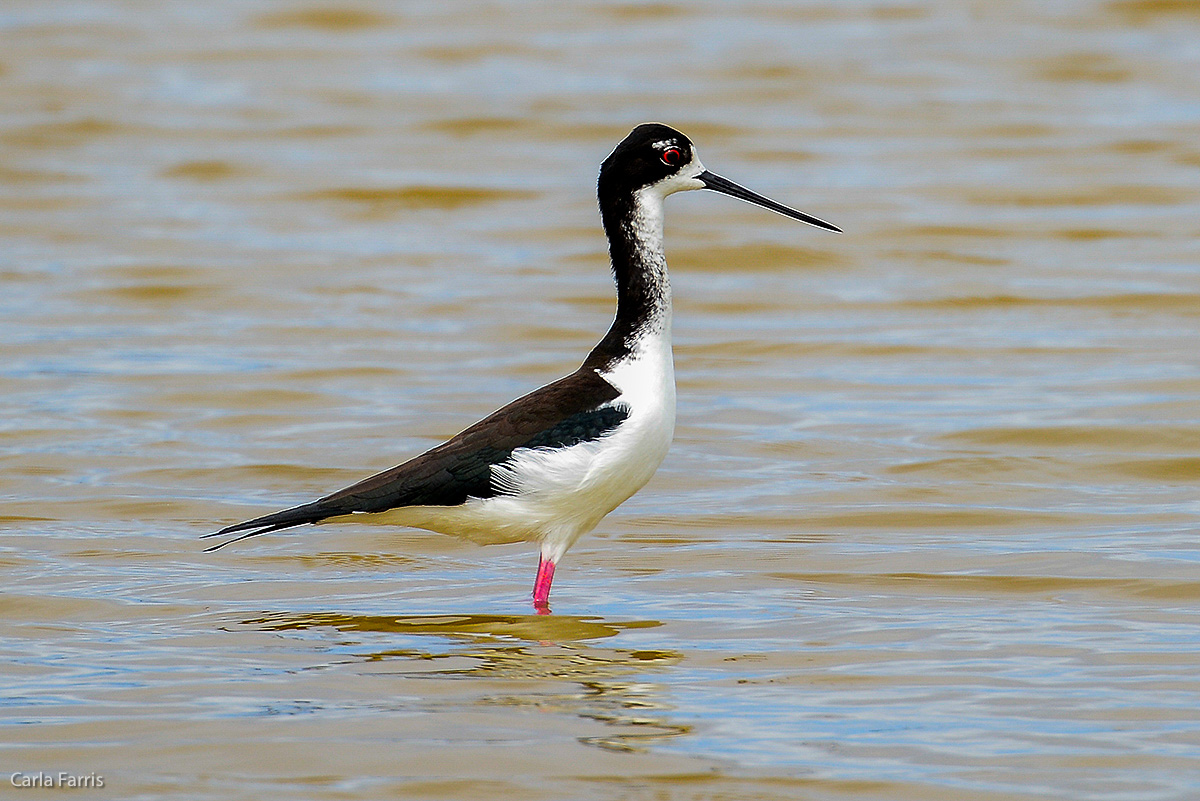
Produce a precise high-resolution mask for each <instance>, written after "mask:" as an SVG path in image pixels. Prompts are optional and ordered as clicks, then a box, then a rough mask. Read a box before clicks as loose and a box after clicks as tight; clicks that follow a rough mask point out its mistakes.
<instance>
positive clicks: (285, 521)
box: [200, 500, 341, 553]
mask: <svg viewBox="0 0 1200 801" xmlns="http://www.w3.org/2000/svg"><path fill="white" fill-rule="evenodd" d="M340 513H341V512H340V510H338V509H336V508H330V505H329V504H328V503H325V502H324V501H323V500H321V501H313V502H312V503H306V504H304V505H302V506H294V507H292V508H291V509H284V510H283V511H282V512H274V513H272V514H269V515H263V516H262V517H256V518H254V519H253V520H247V521H246V522H244V523H237V524H235V525H232V526H226V527H225V528H223V529H221V530H220V531H214V532H212V533H211V534H205V535H203V536H202V537H201V538H200V539H208V538H209V537H220V536H223V535H225V534H233V533H236V532H238V531H245V532H246V533H245V534H242V535H241V536H239V537H234V538H233V539H231V540H226V541H225V542H220V543H217V544H216V545H213V546H211V547H208V548H205V549H204V552H205V553H209V552H210V551H216V550H220V549H221V548H224V547H225V546H226V545H232V544H233V543H235V542H241V541H242V540H244V539H249V538H250V537H257V536H258V535H259V534H267V533H269V532H272V531H279V530H280V529H285V528H292V527H293V526H303V525H304V524H305V523H319V522H320V521H322V520H324V519H325V518H327V517H333V516H334V515H337V514H340Z"/></svg>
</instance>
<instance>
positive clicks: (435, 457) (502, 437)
mask: <svg viewBox="0 0 1200 801" xmlns="http://www.w3.org/2000/svg"><path fill="white" fill-rule="evenodd" d="M619 394H620V393H619V392H618V391H617V389H616V388H615V387H613V386H612V384H610V383H608V382H607V381H605V380H604V378H603V377H602V376H601V375H600V374H599V373H598V372H596V370H594V369H592V368H590V367H581V368H580V369H579V370H578V371H576V372H574V373H572V374H571V375H569V376H567V377H566V378H562V379H559V380H558V381H555V382H554V383H552V384H547V385H546V386H544V387H542V388H540V389H537V390H535V391H533V392H531V393H530V394H528V395H526V396H524V397H522V398H520V399H518V400H515V401H513V402H512V403H510V404H508V405H507V406H505V407H504V408H502V409H500V410H499V411H496V412H494V413H492V414H491V415H489V416H487V417H486V418H484V419H483V420H480V421H479V422H478V423H476V424H475V425H473V426H471V427H470V428H468V429H466V430H465V431H463V432H462V433H460V434H458V435H457V436H455V437H453V438H452V439H450V440H448V441H446V442H444V443H442V444H441V445H438V446H437V447H436V448H432V449H430V450H428V451H426V452H425V453H423V454H421V455H420V456H417V457H414V458H413V459H410V460H409V461H407V462H405V463H404V464H401V465H398V466H397V467H393V468H392V469H390V470H385V471H384V472H382V473H377V474H376V475H374V476H371V477H370V478H366V479H363V480H362V481H360V482H358V483H357V484H354V485H352V486H349V487H346V488H345V489H343V490H339V491H338V492H335V493H333V494H331V495H327V496H325V497H324V498H321V499H319V500H316V501H313V502H311V503H306V504H303V505H301V506H296V507H293V508H291V509H284V510H283V511H281V512H274V513H273V514H269V515H263V516H262V517H256V518H254V519H253V520H247V521H245V522H244V523H237V524H236V525H232V526H228V527H226V528H223V529H221V530H220V531H215V532H213V533H211V534H205V535H204V536H205V537H217V536H222V535H224V534H233V533H236V532H239V531H245V532H247V533H245V534H242V535H241V536H240V537H235V538H234V539H232V540H228V541H226V542H223V543H221V544H219V545H214V546H213V547H211V548H208V549H207V550H209V551H215V550H217V549H218V548H223V547H224V546H226V545H229V544H230V543H233V542H238V541H239V540H243V539H246V538H247V537H253V536H255V535H258V534H266V533H268V532H271V531H279V530H280V529H285V528H291V527H293V526H301V525H304V524H306V523H318V522H320V521H322V520H325V519H326V518H329V517H337V516H340V515H347V514H351V513H353V512H385V511H387V510H389V509H396V508H398V507H401V506H457V505H458V504H461V503H464V502H465V501H466V500H467V499H468V498H490V497H493V496H494V495H497V494H499V492H500V490H498V489H497V488H496V487H495V486H493V483H492V470H491V468H492V465H495V464H500V463H501V462H503V461H505V460H506V459H508V458H509V457H510V456H511V455H512V452H513V451H514V450H516V449H517V448H539V447H568V446H571V445H576V444H579V443H580V442H585V441H587V440H590V439H595V438H597V437H599V436H601V435H603V434H604V433H606V432H608V431H611V430H612V429H614V428H616V427H617V426H618V425H619V424H620V423H621V421H622V420H624V419H625V418H626V417H628V416H629V412H628V410H627V409H625V408H623V407H620V406H611V405H607V404H608V403H609V402H610V401H612V400H614V399H615V398H617V396H618V395H619Z"/></svg>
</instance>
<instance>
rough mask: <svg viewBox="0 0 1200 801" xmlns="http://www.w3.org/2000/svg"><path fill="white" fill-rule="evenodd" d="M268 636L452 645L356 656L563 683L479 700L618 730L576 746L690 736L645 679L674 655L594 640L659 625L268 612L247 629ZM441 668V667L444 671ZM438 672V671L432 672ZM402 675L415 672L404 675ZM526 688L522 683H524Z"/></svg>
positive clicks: (427, 671) (626, 747) (626, 746)
mask: <svg viewBox="0 0 1200 801" xmlns="http://www.w3.org/2000/svg"><path fill="white" fill-rule="evenodd" d="M242 622H243V623H244V624H245V625H249V626H253V627H255V628H258V629H261V630H266V631H279V632H286V631H307V630H313V629H315V630H320V629H333V630H334V631H337V632H339V633H343V632H344V633H351V632H361V633H366V634H371V633H374V634H385V635H392V636H393V637H394V636H395V635H404V636H418V637H421V638H422V639H424V638H425V637H430V638H443V639H448V640H449V641H450V643H449V647H443V648H433V649H428V648H423V647H418V648H411V647H409V648H389V649H386V650H370V651H366V652H363V651H359V652H357V653H356V654H355V655H354V656H355V661H362V662H364V663H379V662H390V663H393V664H395V663H401V664H402V665H403V664H407V665H411V666H412V671H411V673H412V675H413V676H418V675H419V676H420V677H422V678H432V677H439V676H440V677H442V678H474V679H483V680H493V681H500V682H506V683H508V682H513V681H518V682H520V681H538V682H543V681H547V680H548V681H565V682H568V683H569V684H570V685H571V687H570V689H569V690H567V691H565V692H553V691H552V692H547V691H546V689H547V688H546V685H544V684H541V683H539V684H536V685H534V686H532V687H529V688H528V691H519V692H511V691H507V692H504V693H503V694H488V695H484V696H482V697H480V696H474V700H473V703H476V704H483V705H487V706H513V707H530V706H533V707H536V708H538V709H539V710H542V711H549V712H561V713H566V714H571V715H575V716H578V717H581V718H585V719H588V720H595V721H599V722H601V723H603V724H605V726H606V727H607V728H610V729H611V730H612V731H608V732H604V733H603V734H600V735H598V736H584V737H580V738H579V740H580V742H583V743H585V744H587V745H593V746H596V747H599V748H604V749H607V750H616V751H637V750H641V749H643V748H644V747H646V746H649V745H652V744H653V743H655V742H660V741H663V740H665V739H669V738H672V737H677V736H680V735H684V734H687V733H689V732H690V730H691V729H690V727H689V726H686V725H681V724H678V723H675V722H673V721H671V720H670V719H669V718H668V714H669V713H670V711H671V707H670V706H668V705H667V704H665V703H664V702H663V701H662V700H661V697H662V696H663V695H664V693H663V692H662V690H661V687H660V686H659V685H658V684H656V683H654V682H652V681H647V680H646V678H647V677H646V675H645V674H647V673H650V674H653V673H654V672H655V671H659V670H663V669H665V668H668V667H670V666H672V665H674V664H677V663H678V662H680V661H682V659H683V656H682V655H681V654H680V653H678V652H676V651H670V650H648V649H641V650H638V649H623V648H603V647H599V646H596V645H592V644H591V643H590V642H589V641H593V640H602V639H606V638H609V637H614V636H616V635H617V634H620V633H621V632H622V631H628V630H632V629H646V628H654V627H657V626H660V625H662V624H661V623H659V622H658V621H655V620H632V621H608V620H604V619H603V618H599V617H577V616H571V615H553V616H542V615H536V614H534V615H487V614H457V613H456V614H444V615H403V616H394V615H353V614H344V613H338V612H306V613H291V612H271V613H263V614H261V615H258V616H256V617H252V618H249V619H246V620H243V621H242ZM439 662H440V663H442V664H443V665H444V667H441V668H439V667H436V665H437V664H438V663H439ZM431 667H432V670H431ZM399 672H400V673H401V674H407V673H409V671H408V670H405V669H401V670H400V671H399ZM518 687H520V685H518Z"/></svg>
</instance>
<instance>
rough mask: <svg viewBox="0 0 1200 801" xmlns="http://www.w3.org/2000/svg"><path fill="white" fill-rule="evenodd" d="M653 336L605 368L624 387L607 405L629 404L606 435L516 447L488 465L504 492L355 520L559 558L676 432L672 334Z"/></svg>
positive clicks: (633, 487) (644, 476)
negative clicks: (532, 549)
mask: <svg viewBox="0 0 1200 801" xmlns="http://www.w3.org/2000/svg"><path fill="white" fill-rule="evenodd" d="M655 339H658V340H659V341H658V342H651V343H647V347H644V348H642V349H640V350H639V351H638V352H636V353H635V354H634V355H633V356H631V357H630V358H628V359H626V360H624V361H622V362H620V363H618V364H617V365H615V366H614V367H613V369H612V370H611V372H608V373H605V374H603V375H604V378H605V379H606V380H608V381H609V382H610V383H611V384H612V385H613V386H614V387H616V388H617V390H618V391H619V392H620V393H621V394H620V396H618V397H617V398H616V399H615V400H614V401H612V404H613V405H615V406H620V407H623V408H626V409H628V410H629V415H628V417H626V418H625V420H623V421H622V422H621V424H620V425H619V426H617V428H615V429H614V430H612V431H610V432H608V433H607V434H605V435H604V436H603V437H601V438H599V439H597V440H591V441H588V442H581V443H579V444H578V445H573V446H571V447H569V448H557V449H555V448H533V449H527V448H519V449H517V450H516V451H513V455H512V459H511V460H510V461H509V462H506V463H505V464H503V465H495V466H493V467H492V476H493V481H495V482H496V483H497V485H498V486H500V487H501V488H503V489H504V490H505V492H506V494H504V495H499V496H496V497H493V498H484V499H471V500H468V501H467V502H466V503H464V504H461V505H459V506H409V507H403V508H399V509H393V510H391V511H388V512H381V513H379V514H371V515H353V516H352V517H353V519H354V520H355V521H356V522H363V523H366V522H373V523H374V522H378V523H389V524H400V525H407V526H415V527H417V528H425V529H430V530H432V531H438V532H441V533H443V534H451V535H454V536H457V537H463V538H465V539H469V540H472V541H474V542H478V543H481V544H494V543H502V542H520V541H528V542H538V543H541V545H542V554H543V555H544V556H545V557H546V558H548V559H551V560H553V561H555V562H557V561H558V560H559V559H560V558H561V557H562V555H563V554H564V553H565V552H566V551H567V549H568V548H570V547H571V545H573V544H574V543H575V541H576V540H578V539H579V538H580V537H581V536H583V535H584V534H586V533H587V532H589V531H591V530H592V529H593V528H595V527H596V524H598V523H599V522H600V520H601V519H602V518H603V517H604V516H605V515H607V514H608V513H609V512H611V511H612V510H613V509H615V508H617V506H619V505H620V504H621V503H622V502H624V501H625V500H626V499H627V498H629V496H631V495H633V494H634V493H635V492H637V491H638V490H639V489H641V488H642V487H643V486H644V485H645V484H646V482H647V481H649V480H650V477H651V476H652V475H654V471H655V470H657V469H658V466H659V465H660V464H662V461H663V459H664V458H665V457H666V455H667V449H668V448H669V447H670V444H671V437H672V436H673V434H674V431H675V374H674V367H673V364H672V359H671V348H670V342H669V340H668V339H666V338H663V339H659V338H657V337H656V338H655ZM342 519H346V518H342Z"/></svg>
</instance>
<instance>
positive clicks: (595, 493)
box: [203, 123, 842, 614]
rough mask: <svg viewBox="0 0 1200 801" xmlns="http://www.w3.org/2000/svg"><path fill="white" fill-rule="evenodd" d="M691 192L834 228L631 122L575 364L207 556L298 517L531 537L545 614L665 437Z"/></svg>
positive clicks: (491, 538)
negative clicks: (671, 251) (673, 272)
mask: <svg viewBox="0 0 1200 801" xmlns="http://www.w3.org/2000/svg"><path fill="white" fill-rule="evenodd" d="M695 189H708V190H711V191H714V192H719V193H721V194H725V195H729V196H731V197H734V198H738V199H740V200H744V201H747V202H750V203H753V204H756V205H758V206H761V207H763V208H766V209H769V210H771V211H774V212H777V213H779V214H782V215H784V216H786V217H790V218H792V219H793V220H798V221H800V222H803V223H807V224H809V225H812V226H816V227H818V228H823V229H825V230H828V231H833V232H837V233H841V232H842V229H840V228H838V227H837V226H836V225H833V224H832V223H828V222H825V221H824V220H821V219H818V218H816V217H814V216H812V215H810V214H806V213H804V212H801V211H797V210H795V209H793V208H790V207H788V206H785V205H783V204H781V203H777V202H776V201H774V200H771V199H770V198H767V197H764V196H762V195H759V194H757V193H755V192H752V191H750V190H749V189H746V188H745V187H743V186H740V185H739V184H736V183H734V182H733V181H730V180H728V179H726V178H722V177H721V176H719V175H716V174H714V173H712V172H709V171H708V170H707V169H706V168H705V167H704V165H703V164H702V163H701V162H700V159H699V157H698V156H697V154H696V150H695V147H694V146H693V144H692V141H691V140H690V139H689V138H688V137H687V136H685V135H684V134H682V133H681V132H679V131H677V130H675V129H674V128H671V127H669V126H667V125H663V124H661V123H644V124H641V125H638V126H637V127H636V128H634V129H633V130H632V131H631V132H630V133H629V135H628V136H626V137H625V138H624V139H623V140H622V141H621V142H620V143H619V144H618V145H617V146H616V148H615V149H614V150H613V151H612V153H611V154H609V156H608V157H607V158H606V159H604V161H603V163H602V164H601V165H600V174H599V179H598V181H597V198H598V201H599V206H600V217H601V222H602V224H603V228H604V232H605V235H606V236H607V238H608V249H609V257H610V260H611V267H612V274H613V279H614V281H615V283H616V287H617V307H616V314H615V316H614V319H613V323H612V325H611V327H610V328H609V329H608V332H607V333H606V334H605V335H604V337H603V338H602V339H601V340H600V342H599V343H598V344H597V345H596V346H595V347H594V348H593V349H592V350H591V352H590V353H589V354H588V355H587V358H586V359H584V360H583V364H582V365H580V367H579V369H578V370H576V371H575V372H573V373H571V374H570V375H568V376H566V377H564V378H560V379H558V380H557V381H553V382H551V383H549V384H547V385H545V386H543V387H541V388H539V389H535V390H534V391H533V392H530V393H529V394H527V395H525V396H523V397H521V398H518V399H517V400H515V401H513V402H512V403H509V404H508V405H507V406H504V407H502V408H501V409H499V410H498V411H496V412H494V413H492V414H490V415H488V416H487V417H485V418H484V419H483V420H480V421H479V422H478V423H475V424H474V425H472V426H470V427H468V428H466V429H464V430H463V431H462V432H461V433H459V434H457V435H455V436H454V437H452V438H450V439H449V440H447V441H446V442H444V443H442V444H440V445H438V446H436V447H434V448H432V449H430V450H428V451H426V452H424V453H422V454H420V455H418V456H415V457H413V458H412V459H410V460H408V461H406V462H404V463H402V464H400V465H398V466H396V467H393V468H391V469H390V470H385V471H384V472H381V473H377V474H376V475H373V476H370V477H369V478H366V479H363V480H362V481H359V482H358V483H356V484H353V485H351V486H349V487H346V488H345V489H342V490H339V491H337V492H334V493H332V494H330V495H326V496H325V497H323V498H319V499H317V500H315V501H312V502H310V503H305V504H301V505H299V506H294V507H291V508H289V509H284V510H282V511H279V512H274V513H272V514H267V515H263V516H261V517H255V518H253V519H252V520H247V521H245V522H242V523H237V524H235V525H231V526H227V527H225V528H222V529H221V530H220V531H214V532H212V533H210V534H205V535H203V537H204V538H208V537H219V536H225V535H237V536H235V537H233V538H232V539H228V540H226V541H224V542H221V543H219V544H217V545H214V546H211V547H209V548H206V549H205V550H206V551H215V550H217V549H219V548H223V547H225V546H226V545H230V544H232V543H234V542H238V541H240V540H244V539H246V538H248V537H254V536H258V535H259V534H267V533H270V532H274V531H281V530H283V529H287V528H292V527H294V526H300V525H304V524H308V523H326V522H347V521H360V522H373V523H384V524H395V525H402V526H410V527H416V528H422V529H427V530H431V531H435V532H440V533H443V534H449V535H452V536H456V537H459V538H463V539H467V540H471V541H474V542H477V543H480V544H499V543H513V542H530V543H533V544H536V545H537V546H538V547H539V559H538V568H537V574H536V577H535V579H534V587H533V606H534V608H535V610H536V611H537V612H538V613H539V614H547V613H549V612H550V606H549V599H550V587H551V583H552V582H553V580H554V570H555V566H556V565H558V564H559V562H560V561H561V560H562V558H563V556H564V554H566V552H567V550H568V549H569V548H570V547H571V546H572V545H574V544H575V542H576V541H577V540H578V539H579V538H580V537H581V536H583V535H584V534H586V533H588V532H589V531H591V530H592V529H594V528H595V527H596V526H597V525H598V524H599V522H600V520H601V519H602V518H604V516H605V515H607V514H608V513H609V512H611V511H612V510H613V509H615V508H617V506H619V505H620V504H621V503H623V502H624V501H625V500H626V499H628V498H629V497H630V496H632V495H633V494H634V493H635V492H637V491H638V490H639V489H641V488H642V487H643V486H644V485H645V484H646V482H647V481H649V480H650V477H651V476H652V475H653V474H654V472H655V471H656V470H657V469H658V467H659V465H660V464H661V463H662V461H663V459H664V458H665V457H666V454H667V449H668V446H669V445H670V443H671V439H672V436H673V433H674V428H675V375H674V361H673V357H672V352H671V316H672V313H671V283H670V279H669V277H668V275H667V262H666V257H665V255H664V251H663V201H664V200H665V199H666V197H667V196H668V195H671V194H674V193H675V192H680V191H685V190H695Z"/></svg>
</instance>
